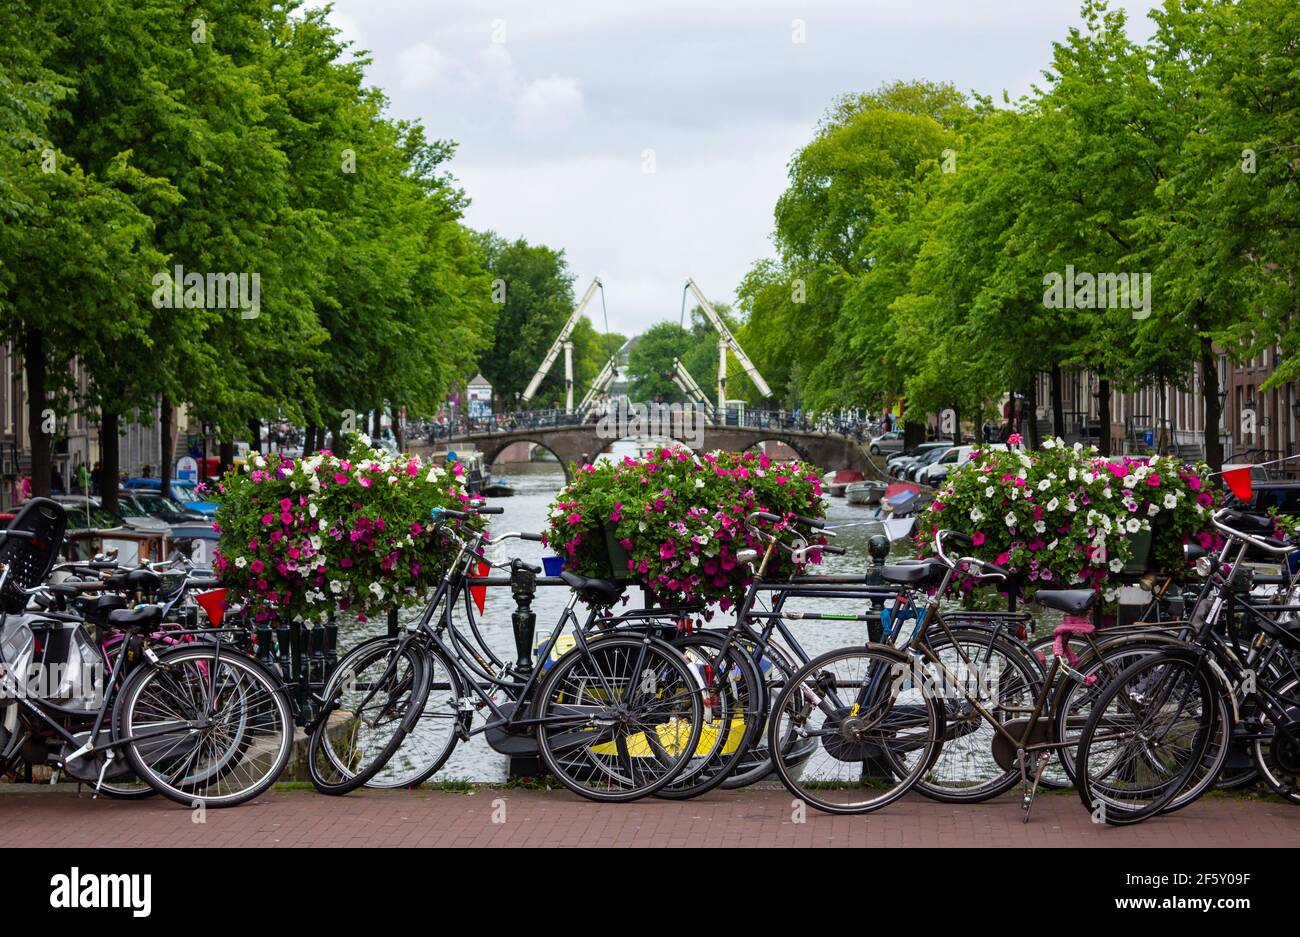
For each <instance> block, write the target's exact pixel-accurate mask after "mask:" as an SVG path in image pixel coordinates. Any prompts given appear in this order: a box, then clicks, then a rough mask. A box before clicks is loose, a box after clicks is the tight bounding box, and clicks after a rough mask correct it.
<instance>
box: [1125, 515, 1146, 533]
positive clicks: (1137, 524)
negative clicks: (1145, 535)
mask: <svg viewBox="0 0 1300 937" xmlns="http://www.w3.org/2000/svg"><path fill="white" fill-rule="evenodd" d="M1124 528H1125V529H1126V530H1127V531H1128V532H1129V533H1131V534H1135V533H1137V532H1138V531H1139V530H1141V529H1142V522H1141V521H1139V520H1138V519H1137V518H1136V517H1130V518H1129V519H1128V523H1126V524H1125V525H1124Z"/></svg>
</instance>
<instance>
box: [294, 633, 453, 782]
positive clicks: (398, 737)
mask: <svg viewBox="0 0 1300 937" xmlns="http://www.w3.org/2000/svg"><path fill="white" fill-rule="evenodd" d="M428 693H429V683H428V669H427V667H426V666H425V658H424V650H423V649H422V648H420V647H418V646H417V645H416V643H415V642H413V641H411V640H409V639H407V638H405V637H398V638H383V639H380V640H377V641H367V642H366V643H365V644H362V645H360V646H359V647H356V648H353V649H352V650H351V651H349V652H348V653H347V654H346V655H345V656H344V658H343V659H342V660H341V661H339V663H338V666H337V667H336V668H335V670H334V673H333V674H332V675H331V676H330V679H329V682H328V683H327V684H326V685H325V691H324V693H323V696H324V699H325V712H323V713H322V715H321V717H320V719H319V720H318V721H317V723H316V726H315V728H314V729H313V730H312V733H311V740H310V742H309V743H308V749H307V769H308V773H309V774H310V776H311V782H312V784H313V785H315V787H316V789H317V790H318V791H320V792H321V793H322V794H346V793H348V792H349V791H354V790H356V789H357V788H358V787H361V786H362V785H363V784H365V783H366V782H368V781H369V780H370V779H371V778H374V777H375V776H377V775H378V774H379V773H380V772H381V771H382V770H383V769H384V767H385V766H386V765H387V764H388V761H389V759H390V758H392V757H393V755H394V754H395V753H396V752H397V750H398V749H399V748H400V747H401V745H402V742H403V740H404V739H405V738H406V735H407V733H408V732H409V731H410V729H411V727H412V725H413V724H414V722H415V717H416V714H418V713H419V712H420V711H422V710H423V708H424V703H425V699H426V697H427V696H428ZM399 773H400V770H399Z"/></svg>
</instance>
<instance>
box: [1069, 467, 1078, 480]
mask: <svg viewBox="0 0 1300 937" xmlns="http://www.w3.org/2000/svg"><path fill="white" fill-rule="evenodd" d="M1078 477H1079V470H1078V469H1077V468H1075V467H1074V466H1073V465H1071V466H1070V481H1074V480H1075V479H1077V478H1078Z"/></svg>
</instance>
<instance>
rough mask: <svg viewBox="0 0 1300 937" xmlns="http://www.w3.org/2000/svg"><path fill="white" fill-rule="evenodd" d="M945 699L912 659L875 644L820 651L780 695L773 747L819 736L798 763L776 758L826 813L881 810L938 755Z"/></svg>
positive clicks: (785, 777)
mask: <svg viewBox="0 0 1300 937" xmlns="http://www.w3.org/2000/svg"><path fill="white" fill-rule="evenodd" d="M943 720H944V716H943V709H942V705H941V701H940V700H938V699H935V698H934V697H933V696H931V694H930V693H929V690H928V687H927V681H926V680H924V679H914V677H913V673H912V664H911V659H910V658H908V657H907V656H905V655H903V654H901V653H899V652H898V651H896V650H895V649H894V648H891V647H886V646H883V645H876V644H869V645H866V646H863V647H850V648H842V649H840V650H838V651H831V652H829V653H827V654H823V655H822V656H821V657H818V658H815V659H814V660H812V661H810V662H809V663H808V664H807V665H806V666H804V667H803V668H802V669H801V670H799V672H798V673H796V674H795V675H794V676H793V677H792V678H791V679H790V682H789V683H788V684H787V685H786V686H785V688H784V689H783V690H782V691H781V693H780V695H778V696H777V698H776V703H775V706H774V708H773V711H772V715H771V718H770V719H769V722H768V747H769V749H770V750H771V751H773V752H781V751H786V750H788V749H789V748H790V747H791V745H792V744H793V743H795V742H797V741H803V740H812V741H813V742H815V743H817V744H816V746H815V748H814V750H813V751H812V752H811V753H810V754H809V755H808V756H807V757H806V759H804V760H803V761H801V762H799V763H797V764H792V763H790V762H789V761H787V759H785V758H776V759H774V764H775V767H776V772H777V775H778V776H779V777H780V778H781V782H782V783H783V784H784V785H785V786H786V788H787V789H788V790H789V791H790V793H792V794H793V795H794V796H795V797H798V798H800V799H801V800H803V801H805V802H807V803H810V804H812V805H813V806H814V807H816V808H818V809H819V810H824V811H826V812H827V813H840V814H855V813H867V812H869V811H872V810H879V809H880V808H881V807H884V806H886V805H888V804H890V803H892V802H893V801H895V800H897V799H898V798H899V797H902V796H903V795H904V794H906V793H907V792H908V790H910V789H911V788H912V787H913V786H914V785H915V784H916V782H917V781H918V780H919V779H920V778H921V776H922V775H923V774H924V773H925V771H926V769H927V768H928V767H929V765H931V764H932V763H933V761H934V756H935V753H936V751H937V749H938V746H939V744H940V741H941V739H942V738H943V729H944V725H943Z"/></svg>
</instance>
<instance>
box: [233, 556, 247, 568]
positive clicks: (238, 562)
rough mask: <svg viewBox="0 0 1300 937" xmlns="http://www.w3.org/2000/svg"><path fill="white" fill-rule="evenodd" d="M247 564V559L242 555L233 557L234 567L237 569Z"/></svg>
mask: <svg viewBox="0 0 1300 937" xmlns="http://www.w3.org/2000/svg"><path fill="white" fill-rule="evenodd" d="M247 565H248V560H246V559H244V558H243V557H242V556H237V557H235V566H236V567H238V568H239V569H243V568H244V567H245V566H247Z"/></svg>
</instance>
